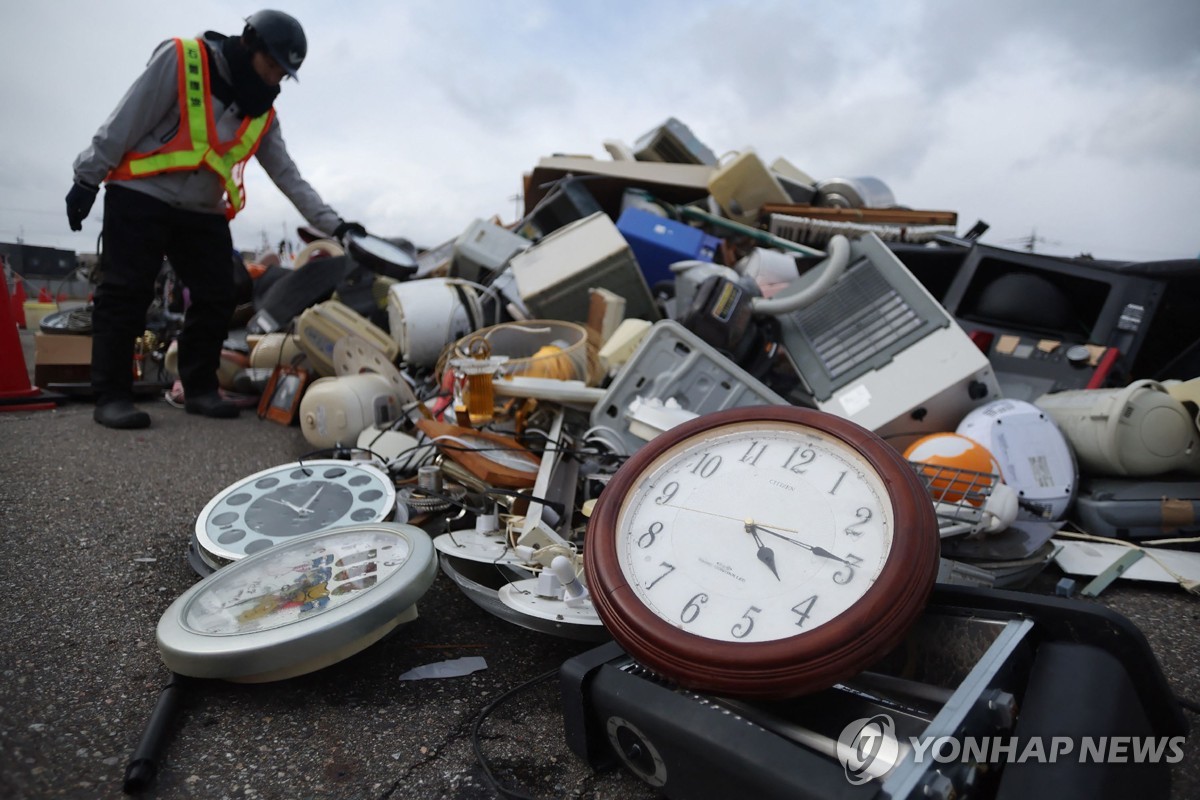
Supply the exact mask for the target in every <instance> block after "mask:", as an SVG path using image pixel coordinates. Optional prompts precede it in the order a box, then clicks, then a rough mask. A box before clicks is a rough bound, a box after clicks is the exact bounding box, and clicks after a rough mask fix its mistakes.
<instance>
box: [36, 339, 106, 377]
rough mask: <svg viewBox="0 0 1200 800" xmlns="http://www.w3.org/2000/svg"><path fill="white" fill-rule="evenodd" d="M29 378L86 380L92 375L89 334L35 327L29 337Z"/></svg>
mask: <svg viewBox="0 0 1200 800" xmlns="http://www.w3.org/2000/svg"><path fill="white" fill-rule="evenodd" d="M33 346H34V351H33V352H34V356H33V364H34V367H33V382H34V385H36V386H40V387H41V388H43V389H45V388H46V387H47V386H48V385H50V384H52V383H87V382H88V381H90V380H91V376H92V337H90V336H79V335H76V334H67V333H64V334H54V333H42V332H41V331H38V332H37V333H35V334H34V337H33Z"/></svg>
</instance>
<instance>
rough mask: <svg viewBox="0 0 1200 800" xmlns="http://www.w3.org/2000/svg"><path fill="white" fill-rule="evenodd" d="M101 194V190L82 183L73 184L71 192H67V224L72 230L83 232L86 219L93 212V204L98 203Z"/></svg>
mask: <svg viewBox="0 0 1200 800" xmlns="http://www.w3.org/2000/svg"><path fill="white" fill-rule="evenodd" d="M99 192H100V189H99V188H97V187H95V186H89V185H87V184H86V183H81V182H80V181H75V183H73V184H71V191H69V192H67V222H68V223H70V225H71V230H73V231H81V230H83V220H84V217H86V216H87V215H88V212H90V211H91V210H92V203H95V202H96V195H97V194H98V193H99Z"/></svg>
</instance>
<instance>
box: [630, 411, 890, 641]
mask: <svg viewBox="0 0 1200 800" xmlns="http://www.w3.org/2000/svg"><path fill="white" fill-rule="evenodd" d="M641 480H642V482H641V483H639V485H638V486H636V487H634V488H633V490H632V491H631V492H630V493H629V494H627V495H626V500H625V502H624V503H623V505H622V507H621V510H620V513H619V514H618V517H617V559H618V562H619V564H620V568H621V572H622V573H623V575H624V576H625V578H626V579H627V580H628V583H629V586H630V588H632V589H633V591H634V592H635V593H636V594H637V596H638V599H639V600H640V601H641V602H642V603H643V604H644V605H645V606H646V608H648V609H650V610H651V611H652V612H653V613H654V614H655V615H656V616H658V617H659V618H661V619H662V620H664V621H666V622H667V623H668V624H670V625H673V626H674V627H676V628H679V629H681V630H685V631H688V632H689V633H692V634H694V635H696V636H702V637H704V638H707V639H715V640H718V641H726V642H762V641H771V640H776V639H784V638H788V637H791V636H795V635H796V634H798V633H803V632H806V631H812V630H815V629H817V628H819V627H821V626H822V625H825V624H827V623H829V622H830V621H831V620H833V619H835V618H836V617H837V616H838V615H840V614H842V613H843V612H845V611H846V610H847V609H848V608H850V607H851V606H853V605H854V604H855V602H857V601H858V600H859V599H861V598H862V596H863V595H864V594H866V593H867V591H868V590H869V589H870V588H871V586H872V585H874V583H875V581H876V580H878V578H879V575H880V572H881V571H882V569H883V566H884V564H886V563H887V557H888V555H889V554H890V553H891V550H892V534H893V531H894V528H895V519H894V514H893V512H892V506H891V503H890V501H889V500H888V494H887V490H886V488H885V487H884V484H883V479H882V478H881V477H880V475H879V473H878V472H877V471H876V470H875V469H874V468H873V467H872V466H871V465H870V464H866V463H864V462H863V461H862V458H861V456H859V454H858V452H857V451H856V450H853V449H852V448H851V447H849V446H848V445H846V444H845V443H844V442H842V441H841V440H840V439H837V438H835V437H833V436H830V435H827V434H824V433H822V432H820V431H816V430H813V429H811V428H798V427H796V426H794V425H788V424H785V423H782V422H774V423H763V422H742V423H735V424H732V425H728V426H726V427H723V428H721V429H720V431H719V432H718V433H716V434H715V435H707V436H704V437H702V438H696V439H687V440H684V441H682V442H679V443H678V444H676V445H674V446H673V447H670V448H668V449H667V450H666V451H664V452H663V453H662V454H661V455H659V457H658V458H656V459H655V460H654V462H653V463H652V464H651V465H650V466H649V467H648V468H647V469H645V470H644V471H642V473H641Z"/></svg>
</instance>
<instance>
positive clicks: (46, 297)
mask: <svg viewBox="0 0 1200 800" xmlns="http://www.w3.org/2000/svg"><path fill="white" fill-rule="evenodd" d="M38 302H39V303H53V302H54V298H53V297H51V296H50V290H49V289H47V288H46V287H45V286H43V287H42V288H41V289H39V290H38Z"/></svg>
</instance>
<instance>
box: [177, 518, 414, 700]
mask: <svg viewBox="0 0 1200 800" xmlns="http://www.w3.org/2000/svg"><path fill="white" fill-rule="evenodd" d="M436 575H437V556H436V553H435V551H434V549H433V543H432V542H431V541H430V539H429V537H428V535H427V534H426V533H425V532H424V531H422V530H421V529H420V528H414V527H412V526H410V525H398V524H395V523H387V522H384V523H375V524H367V525H350V526H345V527H341V528H337V529H335V530H330V531H319V532H316V533H311V534H306V535H304V536H299V537H296V538H294V539H290V540H288V541H287V542H285V543H282V544H280V545H278V546H276V547H272V548H270V549H269V550H266V551H264V552H261V553H256V554H254V555H251V556H247V557H246V558H244V559H242V560H241V561H238V562H237V563H235V564H231V565H229V566H228V567H225V568H224V569H221V570H219V571H218V572H215V573H213V574H211V575H210V576H208V577H207V578H205V579H204V580H202V581H200V582H199V583H197V584H196V585H195V586H193V587H192V588H191V589H189V590H188V591H186V592H185V593H184V594H183V595H181V596H180V597H179V598H178V599H176V600H175V602H174V603H172V604H171V606H170V607H169V608H168V609H167V611H166V612H165V613H164V614H163V616H162V619H161V620H160V621H159V625H158V645H159V651H160V653H161V654H162V657H163V660H164V662H165V663H166V664H167V666H168V667H169V668H170V669H171V670H173V671H175V672H178V673H180V674H183V675H191V676H195V677H210V678H225V679H229V680H239V681H264V680H275V679H279V678H284V677H291V676H293V675H299V674H303V673H305V672H310V671H312V670H314V669H318V668H320V667H323V666H326V665H328V664H331V663H333V662H335V661H338V660H341V659H343V658H346V657H347V656H349V655H351V654H353V653H355V652H358V651H359V650H361V649H363V648H365V647H367V646H368V645H370V644H371V643H373V642H375V641H377V640H378V639H380V638H381V637H382V636H384V635H385V634H386V633H387V632H388V631H390V630H392V629H393V628H395V627H396V626H397V625H398V624H399V623H400V622H402V621H404V620H405V619H406V618H412V617H413V616H414V615H415V603H416V601H417V600H418V599H419V598H420V597H421V595H423V594H424V593H425V592H426V591H427V590H428V589H429V587H430V586H431V585H432V583H433V580H434V578H435V577H436Z"/></svg>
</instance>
